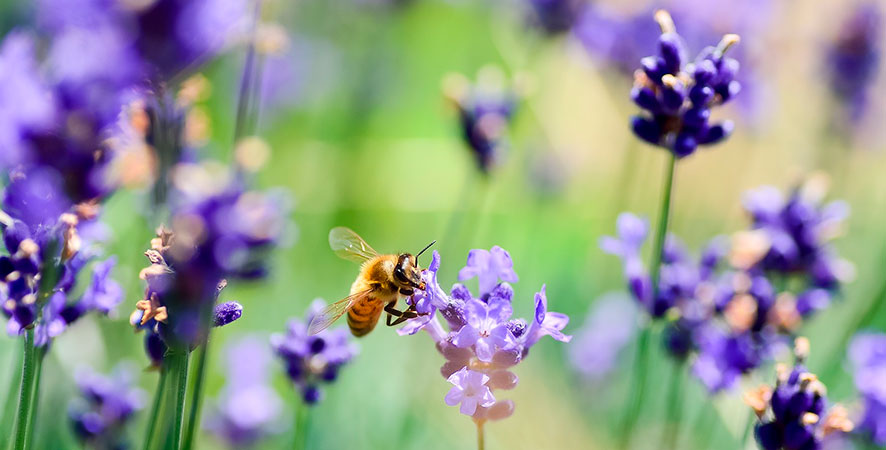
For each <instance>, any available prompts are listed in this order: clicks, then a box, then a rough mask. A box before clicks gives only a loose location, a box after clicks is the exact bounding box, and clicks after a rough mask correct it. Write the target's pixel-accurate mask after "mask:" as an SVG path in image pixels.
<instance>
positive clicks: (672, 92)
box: [631, 10, 740, 158]
mask: <svg viewBox="0 0 886 450" xmlns="http://www.w3.org/2000/svg"><path fill="white" fill-rule="evenodd" d="M655 18H656V21H658V23H659V25H660V27H661V31H662V34H661V37H660V38H659V54H658V55H656V56H649V57H646V58H643V60H642V61H641V65H642V70H639V71H637V72H636V75H635V80H634V89H633V90H632V91H631V99H632V100H633V101H634V103H636V104H637V106H639V107H640V108H641V109H643V111H644V112H643V114H641V115H637V116H634V118H633V119H632V121H631V128H632V129H633V131H634V134H636V135H637V137H639V138H640V139H643V140H644V141H647V142H649V143H651V144H653V145H657V146H660V147H664V148H667V149H669V150H670V151H671V152H672V153H673V154H674V155H675V156H677V157H680V158H682V157H685V156H689V155H691V154H692V153H694V152H695V149H696V148H697V147H698V146H699V145H711V144H715V143H717V142H719V141H721V140H723V139H724V138H726V137H727V136H728V135H729V133H730V132H731V131H732V122H729V121H725V122H722V123H718V124H710V123H709V119H710V115H711V109H712V108H714V107H717V106H719V105H722V104H723V103H726V102H728V101H729V100H731V99H732V98H733V97H734V96H735V95H736V94H737V93H738V91H739V89H740V85H739V83H738V82H737V81H736V80H735V74H736V73H737V72H738V62H737V61H736V60H734V59H732V58H727V57H725V56H724V54H725V52H726V50H728V49H729V47H730V46H732V45H734V44H735V43H737V42H738V36H737V35H734V34H727V35H726V36H724V37H723V40H722V41H721V42H720V44H719V45H718V46H717V47H707V48H705V49H704V50H703V51H702V52H701V53H700V54H699V55H698V57H697V58H696V62H695V63H691V64H690V63H687V60H686V59H687V56H686V53H687V50H686V48H685V44H684V42H683V38H682V37H680V35H678V34H677V32H676V28H675V27H674V22H673V21H672V20H671V17H670V15H669V14H668V13H667V12H665V11H661V10H660V11H657V12H656V14H655Z"/></svg>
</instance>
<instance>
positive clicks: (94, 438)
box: [68, 364, 145, 449]
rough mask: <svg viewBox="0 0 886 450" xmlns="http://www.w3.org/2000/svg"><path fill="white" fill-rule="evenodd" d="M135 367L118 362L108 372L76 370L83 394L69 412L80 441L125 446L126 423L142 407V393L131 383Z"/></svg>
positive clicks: (87, 444)
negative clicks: (112, 369) (104, 373)
mask: <svg viewBox="0 0 886 450" xmlns="http://www.w3.org/2000/svg"><path fill="white" fill-rule="evenodd" d="M133 374H134V371H133V370H131V367H130V366H128V365H125V364H121V365H118V366H117V367H116V368H115V369H114V372H113V373H112V374H111V375H110V376H104V375H101V374H98V373H94V372H92V371H89V370H83V371H80V372H78V373H77V375H76V378H77V386H78V387H79V388H80V392H81V395H82V398H79V399H77V400H75V401H73V402H71V405H70V407H69V409H68V415H69V417H70V419H71V423H72V425H73V427H74V431H75V434H76V436H77V438H79V439H80V441H81V443H83V444H84V445H86V446H88V447H91V448H99V449H105V448H108V449H109V448H126V447H127V444H128V443H127V442H126V439H125V436H126V426H127V423H128V422H129V421H130V419H131V418H132V417H133V415H134V414H135V413H136V412H138V411H139V410H141V409H142V408H143V407H144V403H145V393H144V391H142V390H141V389H138V388H137V387H133V384H134V380H133Z"/></svg>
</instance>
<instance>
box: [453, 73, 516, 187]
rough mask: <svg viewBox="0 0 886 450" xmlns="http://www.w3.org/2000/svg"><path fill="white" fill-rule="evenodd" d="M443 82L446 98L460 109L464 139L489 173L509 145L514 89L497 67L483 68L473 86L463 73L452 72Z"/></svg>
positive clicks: (479, 166) (480, 167)
mask: <svg viewBox="0 0 886 450" xmlns="http://www.w3.org/2000/svg"><path fill="white" fill-rule="evenodd" d="M443 84H444V85H443V89H444V93H445V95H446V97H447V98H448V99H449V100H450V101H451V102H452V103H453V104H454V105H455V107H456V108H457V109H458V113H459V122H460V126H461V133H462V138H463V139H464V141H465V143H466V144H467V145H468V147H470V149H471V151H472V152H473V154H474V158H475V159H476V160H477V166H478V168H479V169H480V171H481V172H483V173H489V171H490V170H491V169H492V167H493V166H494V165H495V164H496V163H498V162H499V161H500V160H501V158H502V153H503V151H504V149H505V147H506V146H507V143H506V131H507V126H508V124H509V123H510V121H511V119H512V117H513V115H514V109H515V107H516V103H517V99H516V94H515V93H514V89H513V88H512V87H510V86H508V85H507V84H506V81H505V78H504V74H502V73H501V71H500V70H499V69H498V68H495V67H485V68H483V69H482V70H481V71H480V72H479V73H478V74H477V82H476V84H473V85H472V84H471V82H470V81H469V80H468V79H467V78H466V77H464V76H463V75H460V74H451V75H449V76H448V77H447V78H446V79H445V80H444V81H443Z"/></svg>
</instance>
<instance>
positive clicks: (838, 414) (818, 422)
mask: <svg viewBox="0 0 886 450" xmlns="http://www.w3.org/2000/svg"><path fill="white" fill-rule="evenodd" d="M808 352H809V342H808V341H807V340H806V339H805V338H797V340H796V348H795V351H794V353H795V357H796V363H795V364H794V367H793V369H788V368H787V366H784V365H779V366H778V367H777V380H776V384H775V388H774V389H771V388H769V387H768V386H762V387H760V388H758V389H757V390H756V391H754V392H750V393H748V394H747V395H746V396H745V401H746V402H747V403H748V404H749V405H750V406H751V408H753V410H754V412H755V413H756V414H757V417H758V418H759V419H760V422H759V423H758V424H757V425H756V427H755V428H754V434H755V435H756V437H757V442H758V443H759V444H760V446H761V447H762V448H763V449H764V450H782V449H783V450H806V449H815V448H821V442H822V440H823V439H824V438H826V437H827V436H829V435H832V434H835V433H847V432H850V431H852V429H853V424H852V422H851V421H850V420H849V418H848V417H847V412H846V409H845V408H843V407H841V406H839V405H837V406H832V407H830V408H829V407H828V405H827V390H826V389H825V386H824V384H822V383H821V381H819V380H818V377H816V376H815V374H813V373H810V372H809V371H808V370H806V367H805V366H804V365H803V363H804V361H805V359H806V356H807V355H808Z"/></svg>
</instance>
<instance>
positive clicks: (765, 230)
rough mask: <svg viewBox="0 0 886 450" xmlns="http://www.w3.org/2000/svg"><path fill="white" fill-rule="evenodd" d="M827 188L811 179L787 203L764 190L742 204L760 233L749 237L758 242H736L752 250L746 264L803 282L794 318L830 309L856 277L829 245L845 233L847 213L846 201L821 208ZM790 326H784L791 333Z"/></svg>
mask: <svg viewBox="0 0 886 450" xmlns="http://www.w3.org/2000/svg"><path fill="white" fill-rule="evenodd" d="M826 183H827V181H826V179H825V178H824V177H823V176H813V177H810V178H809V179H808V180H807V181H806V182H805V183H803V184H802V185H800V186H799V187H797V188H795V189H794V190H793V191H792V192H791V194H790V196H789V197H788V198H786V199H785V198H784V197H783V196H782V195H781V193H780V192H779V191H778V190H777V189H775V188H772V187H763V188H759V189H756V190H753V191H750V192H748V193H747V194H746V196H745V200H744V207H745V210H746V211H747V212H748V214H749V215H750V216H751V219H752V222H753V223H752V228H753V230H754V231H755V232H756V235H753V236H751V237H752V238H754V239H758V240H759V241H760V242H747V241H748V239H745V240H744V241H742V242H737V244H740V245H744V246H745V247H749V248H750V249H751V251H745V254H746V255H747V256H745V257H744V258H742V259H743V260H745V261H743V264H744V265H745V266H749V267H750V268H751V270H753V271H762V272H766V273H771V274H778V275H779V276H780V277H782V278H788V277H799V278H801V279H803V281H804V282H805V287H804V291H803V292H802V293H801V294H800V295H799V296H798V297H797V298H796V300H793V304H794V305H793V309H795V310H796V314H795V316H800V317H806V316H808V315H810V314H812V313H813V312H815V311H817V310H820V309H822V308H824V307H826V306H827V305H828V304H829V298H830V297H831V296H833V294H834V293H836V292H838V291H839V289H840V285H841V283H842V282H845V281H848V280H850V279H851V278H852V274H853V269H852V265H851V264H850V263H849V262H847V261H845V260H843V259H841V258H839V256H837V255H836V253H835V251H834V250H833V248H832V246H831V244H830V242H831V241H832V240H833V239H834V238H835V237H837V236H838V235H839V234H840V233H841V231H842V229H843V227H844V222H845V220H846V217H847V216H848V214H849V207H848V205H847V204H846V203H845V202H843V201H835V202H831V203H827V204H822V199H823V197H824V193H825V192H826V190H827V188H826ZM739 250H742V249H739ZM787 306H789V305H785V308H786V309H791V308H787ZM791 322H795V321H788V322H787V323H785V326H787V327H789V328H790V327H793V326H794V325H795V324H794V323H791Z"/></svg>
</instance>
